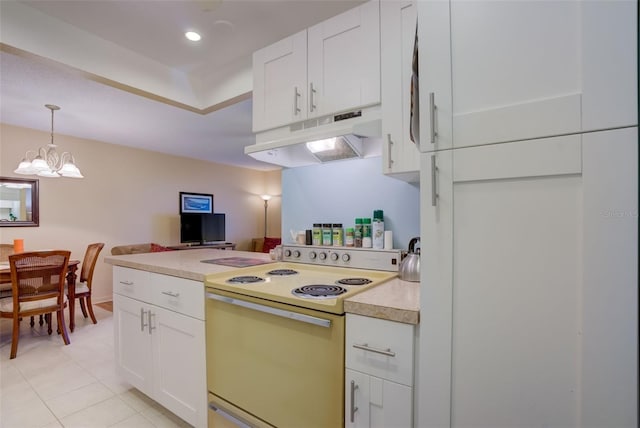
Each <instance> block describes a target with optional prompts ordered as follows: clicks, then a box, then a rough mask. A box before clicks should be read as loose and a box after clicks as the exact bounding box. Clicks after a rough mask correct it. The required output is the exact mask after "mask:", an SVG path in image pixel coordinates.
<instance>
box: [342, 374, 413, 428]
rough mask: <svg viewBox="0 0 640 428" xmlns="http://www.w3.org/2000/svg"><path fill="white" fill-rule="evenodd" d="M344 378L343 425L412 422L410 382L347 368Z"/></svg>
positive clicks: (404, 425)
mask: <svg viewBox="0 0 640 428" xmlns="http://www.w3.org/2000/svg"><path fill="white" fill-rule="evenodd" d="M345 380H346V389H345V403H346V404H345V426H346V427H348V428H354V427H379V428H385V427H394V428H409V427H411V426H413V424H412V420H413V417H412V409H413V393H412V392H413V389H412V388H411V387H410V386H406V385H401V384H399V383H395V382H390V381H388V380H385V379H380V378H378V377H375V376H370V375H368V374H365V373H361V372H359V371H357V370H351V369H347V370H346V373H345ZM352 414H353V418H352Z"/></svg>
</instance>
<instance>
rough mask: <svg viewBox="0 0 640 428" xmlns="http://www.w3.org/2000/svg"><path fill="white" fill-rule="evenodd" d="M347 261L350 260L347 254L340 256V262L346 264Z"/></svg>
mask: <svg viewBox="0 0 640 428" xmlns="http://www.w3.org/2000/svg"><path fill="white" fill-rule="evenodd" d="M349 260H351V256H350V255H349V254H347V253H344V254H343V255H342V261H343V262H348V261H349Z"/></svg>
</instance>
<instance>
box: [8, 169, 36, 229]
mask: <svg viewBox="0 0 640 428" xmlns="http://www.w3.org/2000/svg"><path fill="white" fill-rule="evenodd" d="M0 183H21V184H25V183H28V184H31V207H32V214H31V221H0V227H29V226H31V227H38V226H40V196H39V193H38V187H39V184H40V181H39V180H37V179H30V178H16V177H0Z"/></svg>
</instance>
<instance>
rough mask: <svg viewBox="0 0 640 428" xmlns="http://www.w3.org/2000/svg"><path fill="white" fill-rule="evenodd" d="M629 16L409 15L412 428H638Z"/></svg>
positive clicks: (543, 10) (437, 4)
mask: <svg viewBox="0 0 640 428" xmlns="http://www.w3.org/2000/svg"><path fill="white" fill-rule="evenodd" d="M637 7H638V6H637V3H636V2H635V1H625V0H622V1H616V2H609V1H585V2H581V1H571V2H560V1H558V2H555V1H554V2H485V1H478V2H462V1H451V2H446V1H427V0H419V1H418V28H419V30H418V31H419V35H418V36H419V40H420V107H421V112H420V114H421V117H420V119H421V120H420V125H421V141H420V150H421V152H422V154H421V166H420V180H421V183H420V192H421V237H422V266H423V269H422V277H421V302H420V317H421V320H420V332H419V343H418V362H419V363H418V364H417V367H418V374H417V393H416V397H415V400H416V405H415V409H416V426H419V427H431V426H438V427H440V426H454V427H457V426H496V427H498V426H501V427H506V426H549V427H553V426H563V427H569V426H573V427H581V426H584V427H604V426H607V427H609V426H610V427H613V426H615V427H636V426H637V425H638V267H637V259H638V111H637V105H638V98H637V95H638V86H637V60H638V56H637V54H638V46H637V41H638V24H637V17H638V11H637ZM432 94H433V95H432ZM431 102H432V103H431ZM430 103H431V105H430Z"/></svg>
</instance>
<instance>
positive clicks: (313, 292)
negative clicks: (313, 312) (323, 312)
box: [291, 285, 347, 299]
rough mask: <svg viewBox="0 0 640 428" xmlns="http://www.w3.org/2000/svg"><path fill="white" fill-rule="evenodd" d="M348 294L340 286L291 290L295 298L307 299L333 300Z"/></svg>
mask: <svg viewBox="0 0 640 428" xmlns="http://www.w3.org/2000/svg"><path fill="white" fill-rule="evenodd" d="M346 292H347V289H346V288H344V287H340V286H338V285H305V286H302V287H298V288H294V289H293V290H291V293H292V294H293V295H294V296H297V297H302V298H305V299H331V298H334V297H336V296H339V295H341V294H343V293H346Z"/></svg>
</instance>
